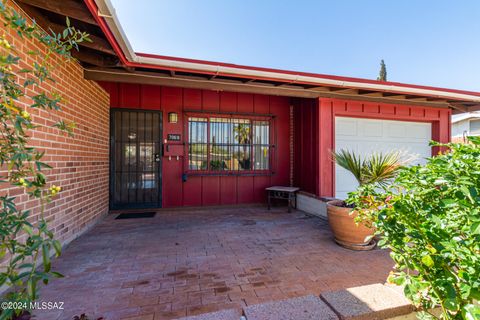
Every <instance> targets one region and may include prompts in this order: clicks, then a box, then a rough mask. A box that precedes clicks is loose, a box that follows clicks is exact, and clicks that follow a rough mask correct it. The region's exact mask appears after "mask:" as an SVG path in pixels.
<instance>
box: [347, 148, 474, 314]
mask: <svg viewBox="0 0 480 320" xmlns="http://www.w3.org/2000/svg"><path fill="white" fill-rule="evenodd" d="M470 142H471V143H470V144H448V145H446V146H448V148H449V152H447V153H443V154H440V155H438V156H436V157H433V158H431V159H429V160H428V162H427V164H425V165H417V166H412V167H403V168H401V169H400V170H399V174H398V176H397V178H396V179H395V180H394V181H393V183H392V184H391V185H390V186H388V187H385V188H383V189H379V187H378V185H377V186H371V185H367V186H364V187H360V188H359V189H358V190H357V191H356V192H353V193H351V194H350V197H349V201H350V202H351V203H354V204H355V206H356V207H357V209H358V211H359V212H360V219H370V220H371V221H373V224H374V226H375V227H376V230H377V231H376V233H377V234H378V235H381V237H382V240H381V241H380V243H379V244H380V245H382V246H384V247H387V248H389V249H390V250H391V256H392V258H393V260H394V261H395V262H396V266H395V271H394V272H392V273H391V275H390V277H389V281H391V282H393V283H396V284H398V285H404V286H405V289H404V291H405V294H406V296H407V297H408V298H409V299H410V300H411V301H412V302H413V303H414V305H415V306H417V307H420V308H421V310H423V311H422V312H421V313H420V314H419V317H420V318H421V319H433V318H436V316H435V315H433V314H431V310H432V308H434V307H440V309H441V315H440V316H438V317H439V318H440V319H465V320H473V319H480V306H479V302H478V301H479V300H480V139H479V138H470Z"/></svg>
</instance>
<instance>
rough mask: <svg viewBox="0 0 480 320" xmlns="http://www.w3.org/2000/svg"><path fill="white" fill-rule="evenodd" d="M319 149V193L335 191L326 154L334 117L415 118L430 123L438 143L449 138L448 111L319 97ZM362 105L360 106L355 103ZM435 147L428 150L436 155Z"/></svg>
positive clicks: (331, 146) (332, 143)
mask: <svg viewBox="0 0 480 320" xmlns="http://www.w3.org/2000/svg"><path fill="white" fill-rule="evenodd" d="M319 105H320V108H319V116H318V119H319V126H318V130H319V133H318V138H319V143H318V145H319V150H318V156H319V158H318V167H319V174H318V177H319V182H318V188H317V190H318V193H317V195H320V196H333V195H334V194H335V176H334V175H335V171H334V164H333V162H332V161H331V158H330V153H331V151H332V150H334V148H335V141H334V140H335V117H336V116H342V117H360V118H370V119H381V120H398V121H415V122H430V123H432V139H433V140H436V141H440V142H448V141H450V117H451V111H450V110H449V109H443V108H432V107H423V106H408V105H393V104H384V103H381V104H378V107H377V104H375V105H373V104H371V103H363V104H361V103H359V102H358V101H349V100H342V99H328V98H320V99H319ZM360 105H361V106H362V108H360V107H359V106H360ZM438 151H439V149H438V148H433V149H432V154H436V153H437V152H438Z"/></svg>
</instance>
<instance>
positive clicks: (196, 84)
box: [84, 68, 449, 108]
mask: <svg viewBox="0 0 480 320" xmlns="http://www.w3.org/2000/svg"><path fill="white" fill-rule="evenodd" d="M84 77H85V79H88V80H95V81H111V82H126V83H138V84H152V85H159V86H168V87H181V88H194V89H205V90H215V91H231V92H246V93H257V94H267V95H276V96H286V97H299V98H319V97H325V98H337V99H347V100H355V101H364V102H366V101H371V102H377V103H378V102H383V103H394V104H407V105H419V106H432V107H442V108H448V107H449V105H448V104H445V103H435V102H428V101H425V102H416V101H409V100H398V99H388V98H386V97H368V96H367V97H365V96H362V95H359V94H346V93H339V92H338V91H337V92H320V91H316V90H312V89H298V88H295V89H294V88H288V87H278V86H276V87H275V86H264V85H261V84H258V83H256V82H253V83H241V82H235V83H232V82H225V81H222V80H219V79H215V80H208V78H203V79H198V77H195V78H192V77H183V76H182V77H181V78H180V77H178V76H177V77H173V78H172V77H170V76H169V75H165V74H161V73H158V72H141V71H135V72H133V73H127V72H125V71H122V70H109V69H104V68H90V69H85V70H84Z"/></svg>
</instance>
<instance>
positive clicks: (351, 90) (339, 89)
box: [330, 88, 358, 94]
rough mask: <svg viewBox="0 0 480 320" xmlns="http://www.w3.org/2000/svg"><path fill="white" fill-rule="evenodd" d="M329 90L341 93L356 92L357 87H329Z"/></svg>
mask: <svg viewBox="0 0 480 320" xmlns="http://www.w3.org/2000/svg"><path fill="white" fill-rule="evenodd" d="M330 91H332V92H335V93H342V94H358V89H351V88H346V89H345V88H331V89H330Z"/></svg>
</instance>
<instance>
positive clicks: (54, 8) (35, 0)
mask: <svg viewBox="0 0 480 320" xmlns="http://www.w3.org/2000/svg"><path fill="white" fill-rule="evenodd" d="M17 1H18V2H22V3H25V4H28V5H31V6H34V7H37V8H40V9H44V10H47V11H51V12H55V13H57V14H61V15H63V16H67V17H70V18H73V19H76V20H80V21H83V22H86V23H89V24H93V25H97V22H96V21H95V19H94V18H93V17H92V15H91V14H90V11H88V8H87V7H86V6H85V4H84V3H83V1H75V0H61V1H52V0H17Z"/></svg>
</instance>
